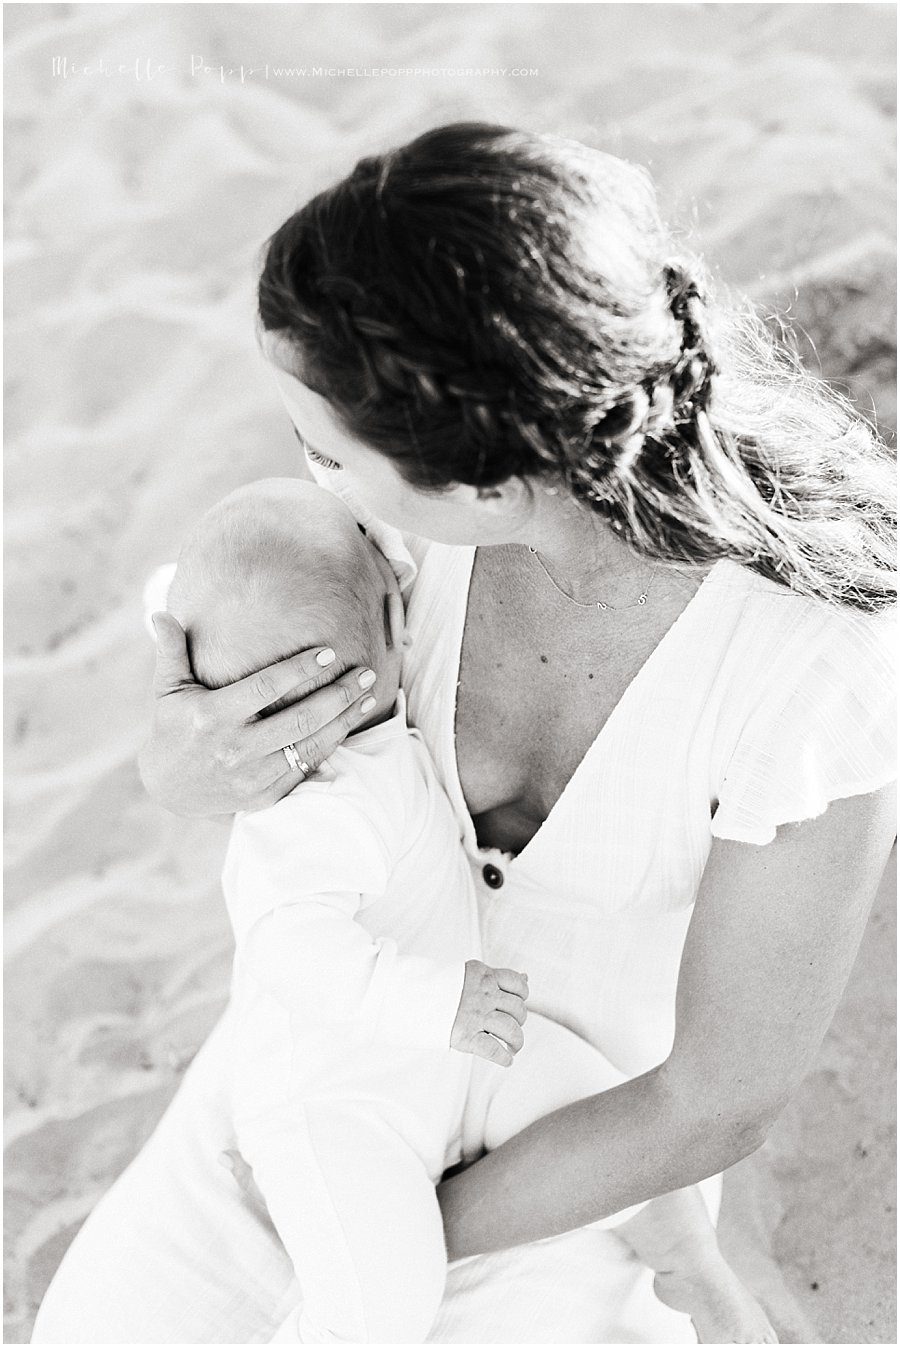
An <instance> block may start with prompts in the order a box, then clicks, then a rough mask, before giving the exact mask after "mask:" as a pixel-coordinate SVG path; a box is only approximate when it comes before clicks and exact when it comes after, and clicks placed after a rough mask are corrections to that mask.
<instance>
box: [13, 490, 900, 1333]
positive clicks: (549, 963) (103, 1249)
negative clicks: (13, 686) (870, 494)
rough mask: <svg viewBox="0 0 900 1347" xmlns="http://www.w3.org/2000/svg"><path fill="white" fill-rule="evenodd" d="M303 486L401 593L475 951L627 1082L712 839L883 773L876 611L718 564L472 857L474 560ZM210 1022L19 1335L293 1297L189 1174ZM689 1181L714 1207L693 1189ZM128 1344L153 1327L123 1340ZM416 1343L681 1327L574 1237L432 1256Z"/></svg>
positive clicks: (256, 1233)
mask: <svg viewBox="0 0 900 1347" xmlns="http://www.w3.org/2000/svg"><path fill="white" fill-rule="evenodd" d="M313 471H314V473H315V474H316V476H317V477H318V479H319V480H320V481H322V482H323V484H325V485H328V486H330V487H331V488H332V489H335V490H337V491H338V493H339V494H341V495H342V496H343V497H344V498H345V499H346V500H347V502H348V504H350V505H351V508H352V509H353V510H354V512H355V513H356V515H357V517H358V518H359V519H360V520H361V521H362V522H363V523H364V524H365V525H366V527H367V529H368V531H369V532H370V535H371V536H373V537H374V539H375V540H376V541H377V542H378V544H379V546H381V547H382V550H383V551H385V553H386V555H387V556H388V557H389V558H390V559H391V560H392V562H393V564H394V567H395V570H396V571H397V574H398V576H399V578H400V579H401V583H402V585H403V587H404V588H405V590H406V592H407V599H408V619H409V626H410V631H411V635H412V638H413V643H412V645H411V647H410V649H409V652H408V658H407V659H406V661H405V666H404V671H403V684H404V687H405V689H406V693H407V703H408V712H409V720H410V723H411V724H413V725H415V726H416V727H417V728H418V730H419V731H420V733H421V734H422V737H423V739H424V741H425V743H426V744H427V746H428V748H429V750H430V752H431V756H432V758H433V760H434V764H435V767H436V770H437V773H438V776H439V778H440V780H441V781H442V783H443V785H444V786H445V788H446V790H447V792H448V795H449V798H450V802H451V804H452V806H453V809H454V812H455V815H456V820H457V824H458V827H459V831H460V832H461V833H462V835H463V838H464V845H465V849H466V852H467V855H468V858H469V863H470V866H471V870H472V875H473V879H474V883H475V892H476V898H477V902H478V909H479V915H480V924H481V933H482V940H483V952H484V953H483V957H484V958H485V959H486V960H487V961H488V962H491V963H494V964H496V965H508V966H511V967H514V968H515V967H520V968H523V969H525V970H526V971H527V972H528V974H529V979H530V985H531V988H532V992H531V997H530V1001H529V1005H533V1006H534V1008H535V1009H537V1010H539V1011H543V1012H545V1013H546V1014H549V1015H551V1016H552V1017H553V1018H554V1019H556V1020H559V1021H560V1022H561V1023H563V1024H566V1025H568V1026H570V1027H571V1028H573V1029H575V1030H576V1031H577V1032H578V1033H580V1034H582V1035H584V1036H585V1038H587V1039H588V1040H589V1041H590V1042H591V1043H592V1044H593V1045H594V1046H595V1047H596V1048H598V1049H599V1050H600V1052H601V1053H603V1054H604V1056H605V1057H606V1058H608V1059H609V1060H610V1061H611V1062H612V1063H613V1064H614V1065H615V1066H616V1067H618V1068H619V1069H620V1070H621V1071H623V1072H624V1073H625V1074H626V1075H627V1076H629V1077H630V1076H634V1075H637V1074H640V1073H641V1072H643V1071H645V1070H647V1069H648V1068H650V1067H652V1066H653V1065H654V1064H656V1063H657V1062H659V1061H661V1060H662V1059H664V1058H665V1057H666V1055H667V1054H668V1052H669V1050H670V1047H671V1044H672V1037H673V1029H674V1012H675V987H676V981H677V975H678V968H679V964H680V960H681V952H682V947H683V944H684V938H685V934H686V932H687V928H688V924H689V922H690V918H691V912H692V908H693V903H694V901H695V898H696V894H697V889H698V886H699V882H700V877H701V875H702V872H703V869H704V865H705V862H706V859H707V857H708V854H709V851H710V848H711V846H712V845H713V840H714V838H726V839H733V840H734V841H736V842H743V843H749V844H754V845H760V846H764V845H765V844H766V843H767V842H769V841H771V840H772V838H773V837H774V835H775V830H776V828H777V827H778V826H779V825H780V824H785V823H790V822H795V821H799V820H803V819H809V818H813V817H815V816H816V815H818V814H820V813H821V812H822V811H823V810H824V809H825V808H826V807H827V805H828V803H829V802H830V801H832V800H838V799H842V798H844V797H847V796H851V795H857V794H861V793H865V792H868V791H871V790H874V789H875V788H877V787H878V786H881V785H883V784H885V783H887V782H889V781H891V780H893V779H894V778H895V777H896V761H895V742H896V740H895V730H894V715H895V674H894V663H893V651H894V645H895V631H896V628H895V621H894V616H893V614H892V613H886V614H882V615H877V616H870V615H865V614H861V613H856V612H854V611H851V610H849V609H846V608H839V607H836V606H833V605H828V604H825V603H822V602H819V601H816V600H812V599H806V598H802V597H800V596H797V595H794V594H791V593H790V592H789V591H788V590H787V589H785V588H783V587H781V586H778V585H776V584H774V583H772V582H770V581H767V580H765V579H763V578H761V577H759V576H757V575H755V574H754V573H752V572H750V571H748V570H745V569H743V568H741V567H739V566H736V565H734V564H733V563H731V562H728V561H723V562H720V563H719V564H718V565H716V566H714V567H713V569H712V570H711V572H710V573H709V575H708V576H707V578H706V580H705V581H704V583H703V584H702V586H701V587H700V589H699V590H698V591H697V593H696V594H695V595H694V597H693V598H692V599H691V601H690V603H689V604H688V605H687V607H686V608H685V610H684V611H683V612H682V614H681V615H680V617H679V618H678V619H677V621H676V622H675V624H674V625H673V627H672V628H671V629H670V630H669V632H668V633H667V634H666V635H665V636H664V638H663V639H662V641H661V642H660V643H659V645H658V646H657V647H656V649H655V650H654V651H653V652H652V654H651V655H650V657H649V659H648V660H647V662H646V663H645V664H644V666H643V668H642V669H641V670H640V671H639V673H638V674H637V676H636V677H635V679H634V680H633V682H632V683H631V684H630V686H629V687H628V689H627V690H626V692H625V694H624V696H623V697H622V699H621V701H620V702H619V704H618V706H617V707H616V708H615V709H614V710H613V712H612V714H611V716H610V718H609V719H608V721H607V722H606V724H605V725H604V727H603V729H602V731H601V732H600V734H599V735H598V736H597V738H596V739H595V740H594V742H593V744H592V745H591V747H590V748H589V749H588V751H587V753H586V755H585V757H584V759H583V760H582V762H581V763H580V765H579V767H578V768H577V770H576V772H575V774H574V775H573V777H572V779H571V780H570V781H569V783H568V785H567V787H566V789H565V790H564V791H563V793H562V795H561V797H560V799H559V800H558V801H557V803H556V805H555V806H554V808H553V809H552V811H551V813H550V815H549V817H548V818H547V819H546V821H545V822H544V824H543V825H542V827H541V828H540V829H539V830H538V832H537V834H536V835H535V837H534V838H533V839H532V840H531V842H530V843H529V844H528V846H526V847H525V849H524V850H523V851H522V852H521V854H520V855H519V856H517V857H515V858H514V859H511V858H510V857H508V856H506V855H504V854H503V853H502V852H499V851H496V850H494V849H487V850H482V849H480V848H479V847H478V845H477V840H476V838H475V830H474V826H473V823H472V820H471V818H470V816H469V813H468V810H467V808H466V805H465V801H464V799H463V796H462V791H461V788H460V784H459V778H458V773H457V768H456V755H455V740H454V725H455V697H456V685H457V680H458V672H459V659H460V650H461V642H462V636H463V629H464V624H465V614H466V607H467V602H468V591H469V582H470V579H471V573H472V568H473V565H474V564H476V556H475V552H474V549H472V548H467V547H459V548H450V547H444V546H441V545H437V544H426V543H424V542H422V541H421V540H418V539H414V538H409V537H408V536H406V537H401V536H400V535H399V534H398V533H397V532H396V530H393V529H389V528H387V527H386V526H384V525H381V524H379V522H378V521H377V520H374V519H373V518H372V517H371V515H369V514H368V512H367V511H365V510H364V509H363V508H362V507H361V506H360V505H359V504H358V502H355V501H353V499H352V496H351V495H350V493H349V492H348V491H347V490H346V487H345V483H344V482H343V481H342V480H341V476H342V475H341V474H340V473H337V472H335V473H332V472H323V471H322V470H321V469H319V468H318V467H316V466H314V465H313ZM599 639H602V632H601V636H600V638H599ZM227 1019H228V1014H227V1012H226V1017H225V1020H224V1021H223V1022H222V1023H221V1024H220V1025H219V1026H218V1027H217V1029H216V1030H214V1032H213V1034H212V1036H211V1037H210V1039H209V1040H208V1042H207V1043H206V1044H205V1045H204V1047H203V1048H202V1049H201V1051H200V1053H199V1054H198V1056H197V1058H196V1059H195V1062H194V1063H193V1064H192V1066H191V1068H190V1071H189V1072H188V1074H187V1077H186V1079H185V1081H184V1082H183V1084H182V1087H181V1090H180V1091H179V1094H178V1095H177V1096H176V1098H175V1100H174V1101H173V1103H172V1105H171V1106H170V1109H169V1112H168V1113H167V1115H166V1116H165V1117H164V1119H163V1121H162V1123H161V1124H160V1126H159V1128H158V1129H157V1131H156V1133H154V1136H153V1137H152V1138H151V1140H150V1142H149V1143H148V1145H147V1146H146V1147H145V1148H144V1150H143V1151H142V1152H141V1154H140V1156H139V1157H138V1158H137V1160H136V1161H135V1162H134V1164H133V1165H132V1167H131V1169H130V1170H129V1171H126V1174H125V1175H124V1176H123V1178H121V1179H120V1180H119V1181H118V1183H117V1184H115V1185H114V1186H113V1189H112V1190H111V1192H110V1193H109V1194H107V1196H106V1197H105V1198H104V1199H103V1200H102V1201H101V1203H100V1204H99V1207H98V1208H97V1210H96V1211H95V1213H94V1214H93V1215H92V1217H91V1218H89V1220H88V1222H87V1223H86V1226H85V1227H84V1229H83V1230H82V1231H81V1232H80V1234H79V1236H78V1237H77V1238H76V1240H75V1242H74V1245H73V1246H72V1249H71V1251H70V1253H69V1254H68V1255H67V1257H66V1259H65V1260H64V1262H63V1265H62V1268H61V1269H60V1272H59V1273H58V1274H57V1278H56V1281H55V1282H54V1284H53V1286H52V1287H51V1289H50V1293H49V1294H48V1296H47V1298H46V1300H45V1302H44V1306H43V1307H42V1311H41V1316H40V1318H39V1320H38V1327H37V1330H36V1335H35V1339H34V1340H35V1341H38V1342H59V1341H67V1342H113V1341H129V1342H138V1341H141V1342H154V1341H155V1342H244V1343H250V1342H254V1343H255V1342H266V1341H270V1340H271V1338H272V1334H273V1332H274V1331H275V1329H276V1326H277V1325H278V1324H280V1323H281V1322H282V1319H283V1317H284V1315H285V1314H286V1313H287V1311H288V1310H289V1309H290V1307H291V1306H292V1304H294V1303H296V1301H297V1300H298V1299H299V1295H298V1288H297V1287H296V1284H295V1283H293V1281H292V1279H291V1272H290V1265H289V1263H288V1262H287V1260H286V1259H285V1258H284V1256H283V1254H281V1253H280V1252H279V1248H278V1243H277V1240H276V1239H275V1236H274V1232H272V1230H271V1228H270V1227H269V1228H267V1227H264V1226H263V1225H262V1224H261V1223H260V1221H259V1219H258V1217H257V1215H256V1213H255V1212H254V1211H253V1209H252V1208H249V1207H247V1206H246V1205H244V1206H242V1205H241V1202H240V1200H239V1198H238V1197H237V1196H236V1195H235V1192H234V1182H233V1180H232V1178H231V1176H230V1175H229V1174H227V1173H225V1171H221V1170H220V1171H219V1172H218V1173H217V1171H216V1166H215V1163H214V1162H213V1161H212V1160H211V1159H210V1156H211V1154H212V1153H213V1152H215V1150H216V1149H217V1147H224V1146H226V1145H227V1144H228V1140H227V1138H228V1136H229V1125H228V1118H227V1106H226V1103H225V1100H224V1096H223V1089H222V1084H221V1081H222V1077H223V1075H224V1073H225V1063H226V1061H227V1052H226V1049H225V1046H224V1044H225V1043H226V1041H227V1037H226V1036H227ZM220 1175H221V1177H220ZM229 1183H230V1184H231V1187H230V1188H229V1186H228V1184H229ZM705 1187H706V1189H707V1192H708V1194H709V1190H710V1189H711V1190H713V1191H712V1193H711V1197H710V1200H711V1206H712V1208H713V1209H715V1207H716V1201H717V1198H716V1191H717V1188H718V1181H717V1180H712V1181H708V1182H707V1184H706V1185H705ZM136 1210H137V1211H139V1212H140V1216H139V1217H137V1218H136V1217H135V1211H136ZM186 1211H187V1212H188V1213H189V1215H188V1216H187V1217H186V1214H185V1213H186ZM91 1279H93V1281H92V1280H91ZM86 1282H87V1283H89V1284H92V1285H93V1287H94V1294H93V1295H91V1296H90V1297H88V1296H87V1294H86V1293H85V1291H84V1289H83V1287H84V1285H85V1283H86ZM161 1287H164V1288H165V1294H164V1295H163V1294H161V1291H160V1288H161ZM148 1324H149V1325H150V1328H149V1330H147V1329H146V1328H145V1327H144V1326H145V1325H148ZM147 1331H149V1332H151V1333H152V1332H154V1331H155V1332H156V1334H157V1336H155V1337H153V1336H129V1334H134V1333H135V1332H137V1333H139V1334H143V1333H145V1332H147ZM60 1332H62V1333H64V1334H68V1336H64V1337H59V1336H54V1333H57V1334H58V1333H60ZM73 1333H74V1334H77V1336H73ZM116 1335H117V1336H116ZM428 1341H429V1342H443V1343H521V1342H528V1343H604V1342H605V1343H613V1342H643V1343H654V1342H655V1343H675V1342H693V1341H695V1335H694V1333H693V1330H692V1328H691V1326H690V1323H689V1321H688V1320H687V1317H686V1316H685V1315H680V1314H677V1313H676V1312H675V1311H672V1310H669V1309H667V1308H666V1307H664V1306H662V1305H660V1304H659V1302H658V1301H656V1300H655V1298H654V1296H653V1293H652V1276H651V1274H650V1273H649V1272H648V1271H647V1270H646V1269H642V1268H641V1266H640V1264H638V1263H637V1262H636V1261H635V1260H634V1259H633V1258H632V1257H631V1256H630V1255H629V1254H628V1253H627V1251H625V1249H624V1248H623V1246H622V1244H621V1241H619V1240H617V1239H616V1237H615V1236H614V1234H612V1233H611V1232H608V1231H605V1230H597V1229H585V1230H577V1231H573V1232H571V1233H570V1234H566V1235H562V1236H559V1237H557V1238H554V1239H549V1240H544V1241H541V1242H539V1243H536V1244H531V1245H524V1246H521V1247H519V1248H513V1249H509V1250H506V1251H504V1252H502V1253H498V1254H491V1255H486V1256H483V1257H476V1258H469V1259H464V1260H461V1261H460V1262H458V1263H455V1264H453V1265H452V1266H451V1268H450V1272H449V1276H448V1280H447V1288H446V1293H445V1296H444V1300H443V1303H442V1305H441V1309H440V1312H439V1315H438V1319H437V1321H436V1323H435V1325H434V1327H433V1329H432V1331H431V1334H430V1336H429V1339H428Z"/></svg>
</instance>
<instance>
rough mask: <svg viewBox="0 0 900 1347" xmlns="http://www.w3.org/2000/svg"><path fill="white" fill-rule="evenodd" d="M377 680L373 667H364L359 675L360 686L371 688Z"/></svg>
mask: <svg viewBox="0 0 900 1347" xmlns="http://www.w3.org/2000/svg"><path fill="white" fill-rule="evenodd" d="M374 682H375V675H374V674H373V672H372V670H371V669H363V671H362V673H361V674H360V675H359V686H360V687H361V688H370V687H371V686H372V684H373V683H374Z"/></svg>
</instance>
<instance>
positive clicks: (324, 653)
mask: <svg viewBox="0 0 900 1347" xmlns="http://www.w3.org/2000/svg"><path fill="white" fill-rule="evenodd" d="M316 663H317V664H321V665H322V666H323V667H324V666H325V665H326V664H333V663H334V651H333V650H320V651H319V653H318V655H316Z"/></svg>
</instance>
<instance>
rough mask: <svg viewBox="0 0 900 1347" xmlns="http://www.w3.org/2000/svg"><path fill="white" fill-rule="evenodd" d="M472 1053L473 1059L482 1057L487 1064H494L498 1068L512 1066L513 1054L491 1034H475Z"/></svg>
mask: <svg viewBox="0 0 900 1347" xmlns="http://www.w3.org/2000/svg"><path fill="white" fill-rule="evenodd" d="M472 1053H473V1055H474V1056H475V1057H484V1058H485V1059H486V1060H487V1061H488V1062H496V1063H497V1065H498V1066H512V1064H513V1054H512V1053H511V1052H510V1050H509V1048H508V1047H507V1046H506V1044H505V1043H501V1041H500V1039H499V1038H494V1037H493V1035H492V1034H487V1033H482V1034H476V1035H475V1037H474V1038H473V1039H472Z"/></svg>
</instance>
